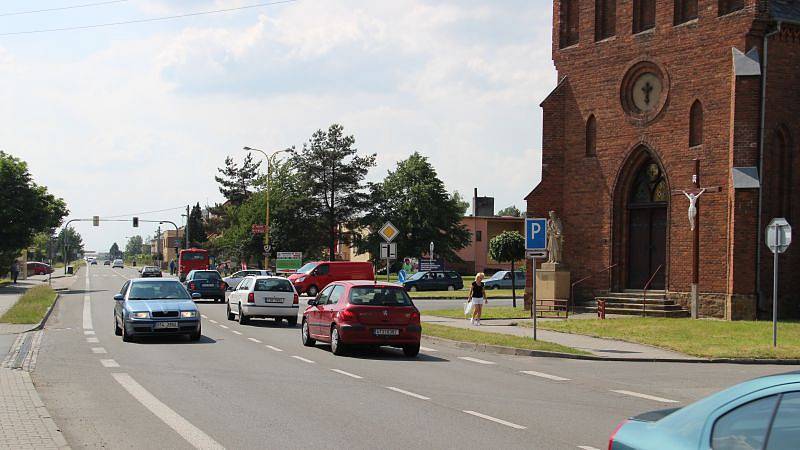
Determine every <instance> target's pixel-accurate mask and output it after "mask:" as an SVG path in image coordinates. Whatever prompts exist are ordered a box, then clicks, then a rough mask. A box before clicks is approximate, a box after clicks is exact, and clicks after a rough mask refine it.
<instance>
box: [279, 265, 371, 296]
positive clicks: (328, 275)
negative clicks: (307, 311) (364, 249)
mask: <svg viewBox="0 0 800 450" xmlns="http://www.w3.org/2000/svg"><path fill="white" fill-rule="evenodd" d="M374 279H375V271H374V269H373V267H372V263H369V262H351V261H320V262H310V263H308V264H306V265H304V266H303V267H301V268H299V269H297V272H295V273H293V274H291V275H289V281H291V282H292V284H294V288H295V289H296V290H297V292H299V293H301V294H303V293H305V294H307V295H309V296H311V297H314V296H316V295H317V293H318V292H319V291H320V290H322V289H324V288H325V286H327V285H328V284H329V283H332V282H334V281H342V280H374Z"/></svg>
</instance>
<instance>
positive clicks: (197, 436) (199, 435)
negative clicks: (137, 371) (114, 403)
mask: <svg viewBox="0 0 800 450" xmlns="http://www.w3.org/2000/svg"><path fill="white" fill-rule="evenodd" d="M111 375H112V376H113V377H114V379H115V380H117V383H119V384H120V385H122V387H123V388H125V390H126V391H128V393H129V394H131V395H132V396H133V398H135V399H136V400H138V401H139V403H141V404H142V405H144V407H145V408H147V409H149V410H150V412H152V413H153V414H155V415H156V417H158V418H159V419H161V421H163V422H164V423H165V424H167V425H168V426H169V427H170V428H172V429H173V430H175V432H176V433H178V434H179V435H180V436H181V437H182V438H184V439H186V441H187V442H188V443H190V444H191V445H192V446H194V447H195V448H199V449H224V448H225V447H223V446H222V445H221V444H220V443H219V442H217V441H215V440H214V439H213V438H211V436H209V435H207V434H205V433H204V432H203V431H202V430H201V429H199V428H197V427H196V426H194V425H192V424H191V423H190V422H189V421H188V420H186V419H184V418H183V417H182V416H181V415H180V414H178V413H176V412H175V411H173V410H172V408H170V407H169V406H167V405H165V404H164V403H163V402H161V400H159V399H158V398H156V397H155V396H154V395H153V394H151V393H150V392H148V391H147V389H145V388H144V387H142V385H141V384H139V383H137V382H136V380H134V379H133V378H131V376H130V375H128V374H127V373H112V374H111Z"/></svg>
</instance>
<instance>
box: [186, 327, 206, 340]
mask: <svg viewBox="0 0 800 450" xmlns="http://www.w3.org/2000/svg"><path fill="white" fill-rule="evenodd" d="M202 335H203V330H202V329H198V330H197V331H195V332H194V333H192V334H190V335H189V340H190V341H193V342H197V341H199V340H200V337H201V336H202Z"/></svg>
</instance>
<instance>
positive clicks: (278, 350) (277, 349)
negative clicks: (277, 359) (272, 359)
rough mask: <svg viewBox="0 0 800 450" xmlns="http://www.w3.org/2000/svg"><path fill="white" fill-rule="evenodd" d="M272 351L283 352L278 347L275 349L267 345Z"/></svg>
mask: <svg viewBox="0 0 800 450" xmlns="http://www.w3.org/2000/svg"><path fill="white" fill-rule="evenodd" d="M265 347H267V348H268V349H270V350H275V351H276V352H282V351H283V350H281V349H279V348H278V347H273V346H272V345H265Z"/></svg>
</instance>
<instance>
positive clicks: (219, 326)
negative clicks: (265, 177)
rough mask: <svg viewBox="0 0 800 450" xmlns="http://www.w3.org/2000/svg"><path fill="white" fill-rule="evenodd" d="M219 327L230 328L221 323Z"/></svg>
mask: <svg viewBox="0 0 800 450" xmlns="http://www.w3.org/2000/svg"><path fill="white" fill-rule="evenodd" d="M219 327H220V328H225V329H226V330H227V329H228V327H226V326H225V325H220V326H219Z"/></svg>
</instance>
